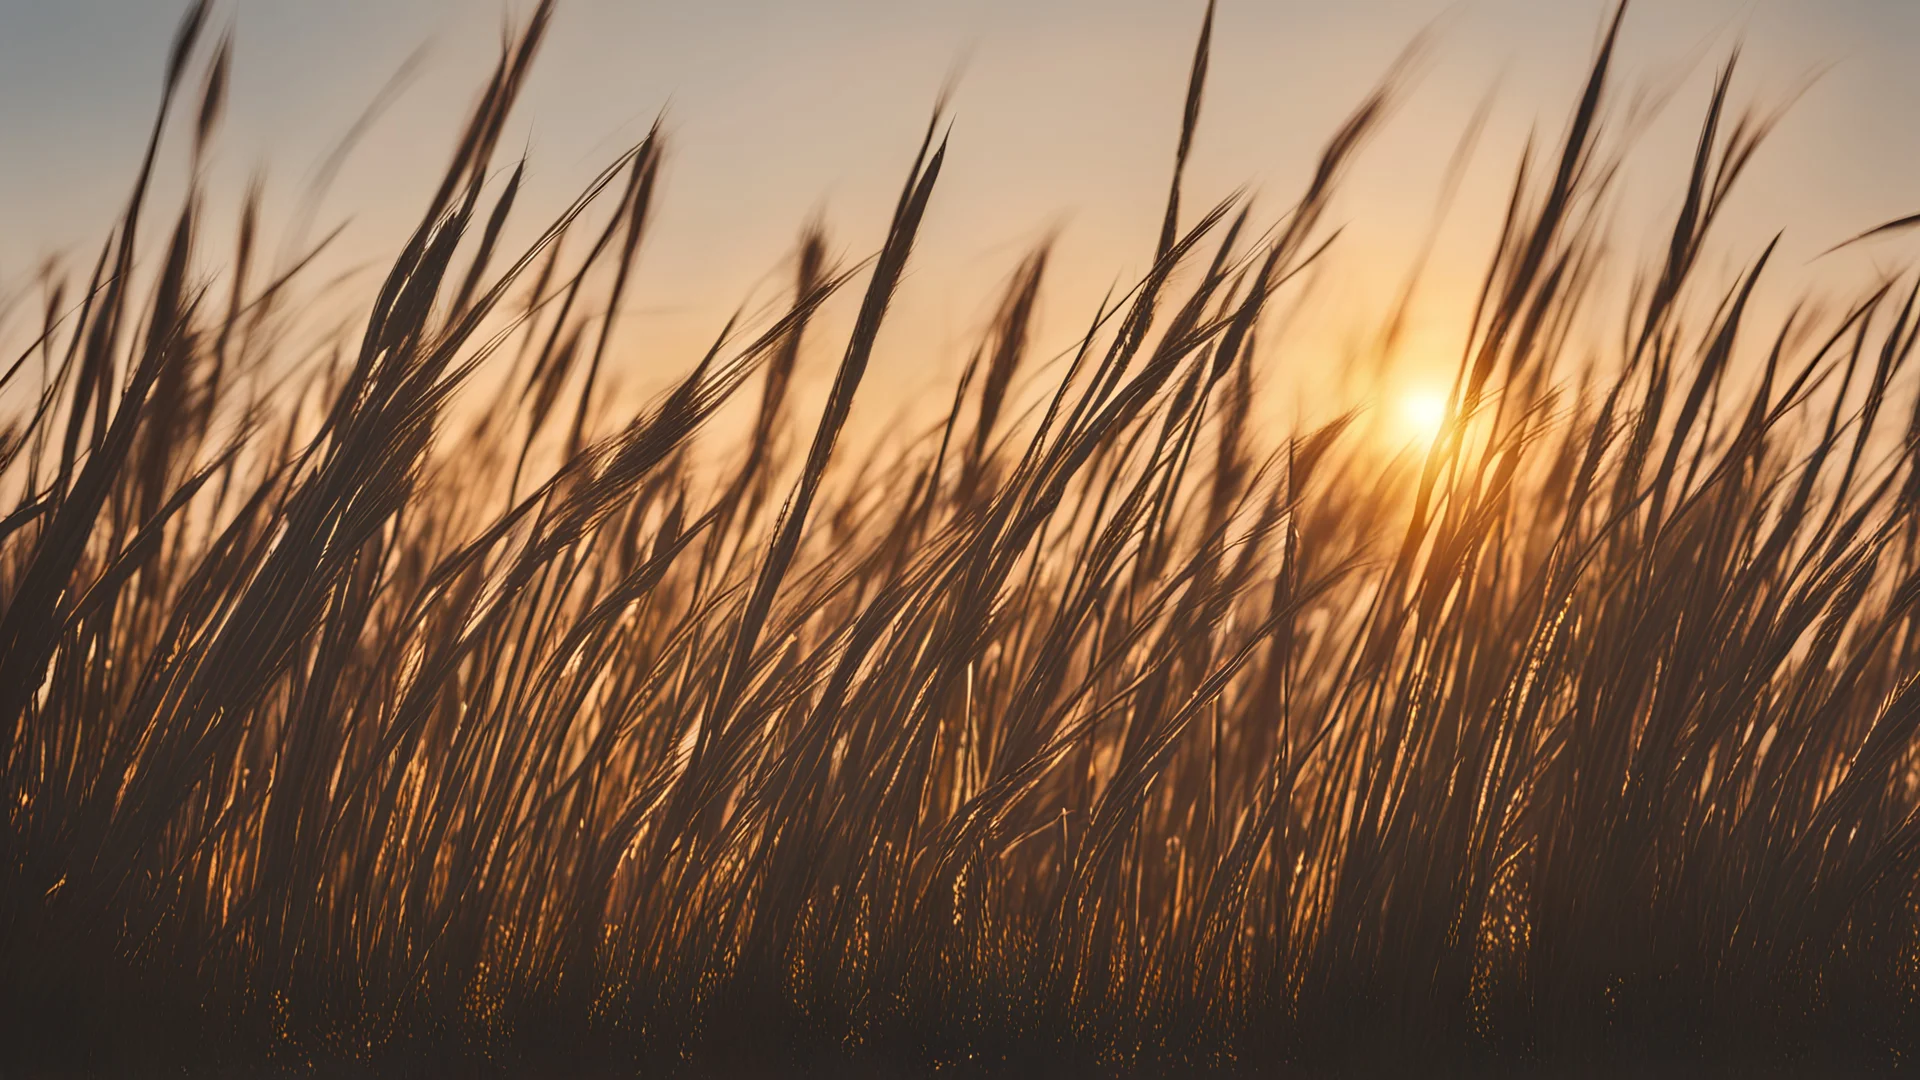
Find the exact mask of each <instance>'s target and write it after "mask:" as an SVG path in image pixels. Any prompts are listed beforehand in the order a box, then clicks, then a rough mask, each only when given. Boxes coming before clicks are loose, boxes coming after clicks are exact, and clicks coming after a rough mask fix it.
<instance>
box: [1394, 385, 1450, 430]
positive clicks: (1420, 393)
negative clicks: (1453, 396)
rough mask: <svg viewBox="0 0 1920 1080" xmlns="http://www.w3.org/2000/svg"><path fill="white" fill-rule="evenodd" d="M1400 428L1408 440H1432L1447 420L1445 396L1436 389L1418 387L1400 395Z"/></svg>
mask: <svg viewBox="0 0 1920 1080" xmlns="http://www.w3.org/2000/svg"><path fill="white" fill-rule="evenodd" d="M1399 414H1400V415H1399V420H1400V428H1401V430H1402V431H1403V432H1404V433H1405V434H1406V437H1407V438H1408V439H1409V440H1418V441H1420V442H1428V443H1430V442H1432V441H1433V440H1434V439H1436V438H1438V437H1439V435H1440V428H1441V427H1442V425H1444V424H1445V423H1446V422H1447V397H1446V395H1445V394H1442V393H1439V392H1438V391H1435V390H1431V389H1427V388H1424V387H1423V388H1419V389H1412V390H1408V391H1407V392H1405V393H1403V394H1401V395H1400V409H1399Z"/></svg>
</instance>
